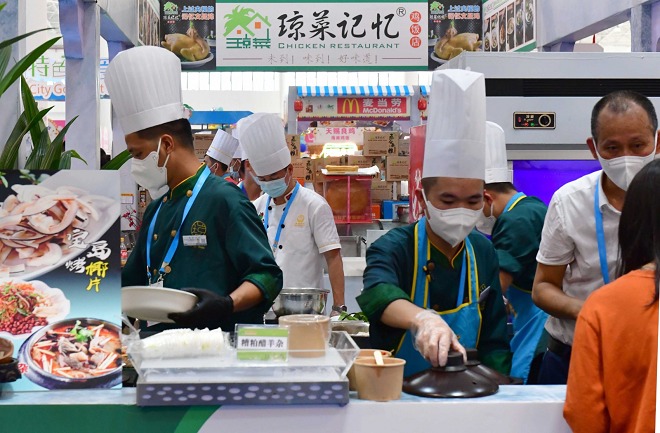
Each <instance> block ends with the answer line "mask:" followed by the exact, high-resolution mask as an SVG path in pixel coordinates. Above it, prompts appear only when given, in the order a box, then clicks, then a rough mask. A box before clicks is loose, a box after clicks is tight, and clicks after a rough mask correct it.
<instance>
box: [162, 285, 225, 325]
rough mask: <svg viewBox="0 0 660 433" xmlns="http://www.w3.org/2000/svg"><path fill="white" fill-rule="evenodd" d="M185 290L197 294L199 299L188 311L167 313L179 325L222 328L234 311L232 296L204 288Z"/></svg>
mask: <svg viewBox="0 0 660 433" xmlns="http://www.w3.org/2000/svg"><path fill="white" fill-rule="evenodd" d="M184 290H185V291H187V292H190V293H192V294H193V295H195V296H197V298H198V300H197V304H195V306H194V307H192V308H191V309H190V310H188V311H185V312H183V313H170V314H168V315H167V317H169V318H170V319H172V320H174V323H176V324H177V325H180V326H184V327H186V328H191V329H195V328H198V329H203V328H209V329H216V328H221V327H222V326H221V325H222V324H223V323H227V320H228V319H229V316H231V314H232V313H233V312H234V300H233V299H232V298H231V296H220V295H218V294H217V293H213V292H211V291H210V290H204V289H184Z"/></svg>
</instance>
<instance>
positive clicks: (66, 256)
mask: <svg viewBox="0 0 660 433" xmlns="http://www.w3.org/2000/svg"><path fill="white" fill-rule="evenodd" d="M81 173H84V172H81V171H77V170H63V171H58V172H57V173H55V174H54V175H52V176H51V177H49V178H48V179H46V180H44V181H43V182H41V183H40V184H39V185H38V186H41V187H44V188H48V189H51V190H56V189H57V188H59V187H71V188H76V189H83V190H85V191H87V192H88V193H89V194H90V195H95V196H100V200H102V202H103V203H101V202H99V204H98V205H97V206H96V210H97V211H98V216H99V218H98V220H93V219H92V218H90V220H89V224H88V225H87V227H85V230H86V231H87V236H86V237H85V238H84V240H83V242H84V243H85V244H86V245H88V246H89V245H90V244H92V243H93V242H96V241H97V240H99V238H101V236H103V234H105V232H106V231H108V230H109V229H110V227H112V225H113V224H114V223H115V222H116V221H117V218H119V213H120V203H119V200H113V199H111V198H110V197H108V194H110V195H112V191H113V190H116V193H117V195H119V186H118V185H117V186H113V187H110V188H109V187H108V178H107V177H104V176H98V175H96V176H87V177H86V178H85V183H84V184H82V185H81ZM114 179H117V180H118V177H113V180H114ZM87 248H88V247H84V248H75V247H73V248H71V247H62V257H61V258H60V259H59V260H57V261H56V262H55V263H53V264H51V265H42V266H26V267H25V270H24V271H22V272H12V273H11V274H10V276H9V277H10V279H21V280H32V279H34V278H36V277H38V276H40V275H43V274H45V273H47V272H50V271H51V270H53V269H55V268H58V267H60V266H62V265H64V264H65V263H66V262H67V261H69V260H73V259H74V258H76V257H77V256H79V255H81V254H83V253H85V251H87ZM109 248H110V249H111V251H112V253H113V254H114V253H117V250H116V249H115V248H116V246H114V245H110V246H109Z"/></svg>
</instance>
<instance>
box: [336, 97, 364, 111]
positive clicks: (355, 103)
mask: <svg viewBox="0 0 660 433" xmlns="http://www.w3.org/2000/svg"><path fill="white" fill-rule="evenodd" d="M337 99H338V100H337V102H338V103H337V107H338V108H339V110H338V111H337V112H338V113H339V114H361V105H362V104H361V103H360V101H361V99H360V98H337Z"/></svg>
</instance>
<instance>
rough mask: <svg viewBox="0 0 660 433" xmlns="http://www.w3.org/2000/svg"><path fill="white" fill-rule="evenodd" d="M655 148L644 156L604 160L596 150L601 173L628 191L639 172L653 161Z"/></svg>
mask: <svg viewBox="0 0 660 433" xmlns="http://www.w3.org/2000/svg"><path fill="white" fill-rule="evenodd" d="M656 148H657V144H656V147H655V148H654V149H653V152H651V153H650V154H649V155H646V156H620V157H618V158H612V159H604V158H602V157H601V156H600V154H599V153H598V150H596V155H597V156H598V161H599V162H600V165H601V167H603V171H604V172H605V174H606V175H607V177H609V178H610V180H611V181H612V182H614V184H615V185H616V186H618V187H619V188H621V189H622V190H624V191H627V190H628V186H630V182H632V180H633V178H634V177H635V175H636V174H637V173H639V171H640V170H641V169H642V168H643V167H644V166H645V165H646V164H648V163H649V162H651V161H653V160H654V159H655V151H656Z"/></svg>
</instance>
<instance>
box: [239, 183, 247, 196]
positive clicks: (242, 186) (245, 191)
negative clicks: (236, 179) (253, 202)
mask: <svg viewBox="0 0 660 433" xmlns="http://www.w3.org/2000/svg"><path fill="white" fill-rule="evenodd" d="M239 186H240V187H241V191H243V194H245V196H246V197H247V195H248V193H247V190H246V189H245V182H241V183H240V185H239Z"/></svg>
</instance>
